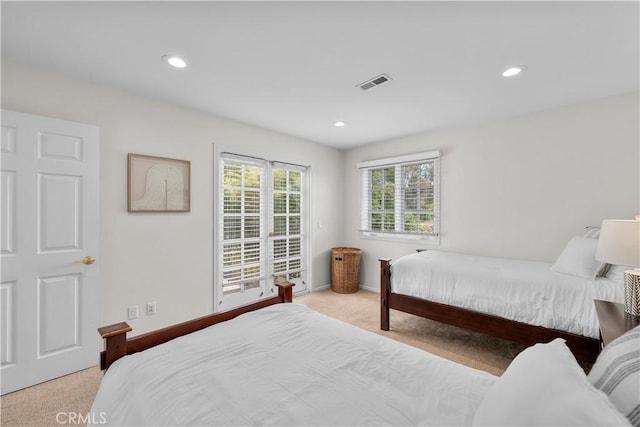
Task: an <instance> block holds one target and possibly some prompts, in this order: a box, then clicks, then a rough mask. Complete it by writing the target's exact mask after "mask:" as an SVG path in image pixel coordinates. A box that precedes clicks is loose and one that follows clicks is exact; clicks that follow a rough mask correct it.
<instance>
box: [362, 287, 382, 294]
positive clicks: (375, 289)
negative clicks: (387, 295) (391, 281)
mask: <svg viewBox="0 0 640 427" xmlns="http://www.w3.org/2000/svg"><path fill="white" fill-rule="evenodd" d="M360 289H364V290H365V291H369V292H375V293H380V288H379V287H377V286H375V287H374V286H362V285H360Z"/></svg>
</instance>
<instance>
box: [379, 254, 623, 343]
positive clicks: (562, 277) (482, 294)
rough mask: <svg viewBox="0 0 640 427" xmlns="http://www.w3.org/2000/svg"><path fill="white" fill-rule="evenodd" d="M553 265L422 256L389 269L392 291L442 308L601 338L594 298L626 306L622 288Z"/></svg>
mask: <svg viewBox="0 0 640 427" xmlns="http://www.w3.org/2000/svg"><path fill="white" fill-rule="evenodd" d="M551 265H552V264H549V263H545V262H536V261H522V260H511V259H503V258H492V257H483V256H474V255H465V254H458V253H451V252H442V251H432V250H429V251H423V252H419V253H415V254H411V255H407V256H404V257H401V258H398V259H397V260H396V261H394V262H393V263H392V265H391V289H392V291H393V292H394V293H398V294H403V295H409V296H414V297H418V298H421V299H426V300H430V301H434V302H439V303H443V304H448V305H453V306H456V307H463V308H467V309H471V310H475V311H479V312H482V313H487V314H492V315H495V316H500V317H503V318H506V319H510V320H516V321H519V322H523V323H528V324H530V325H536V326H544V327H547V328H553V329H559V330H562V331H567V332H572V333H575V334H579V335H583V336H587V337H591V338H597V337H598V319H597V316H596V312H595V306H594V303H593V300H594V299H601V300H605V301H613V302H622V301H624V290H623V286H622V284H621V283H617V282H614V281H612V280H609V279H607V278H604V277H602V278H597V279H595V280H588V279H583V278H580V277H577V276H571V275H568V274H562V273H557V272H554V271H552V270H550V267H551Z"/></svg>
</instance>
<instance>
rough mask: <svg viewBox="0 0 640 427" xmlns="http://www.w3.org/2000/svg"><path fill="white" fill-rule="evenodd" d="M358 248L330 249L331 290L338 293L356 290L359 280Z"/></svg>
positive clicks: (360, 252)
mask: <svg viewBox="0 0 640 427" xmlns="http://www.w3.org/2000/svg"><path fill="white" fill-rule="evenodd" d="M361 257H362V251H361V250H360V249H358V248H346V247H340V248H333V249H331V290H332V291H334V292H337V293H340V294H352V293H354V292H357V291H358V284H359V282H360V258H361Z"/></svg>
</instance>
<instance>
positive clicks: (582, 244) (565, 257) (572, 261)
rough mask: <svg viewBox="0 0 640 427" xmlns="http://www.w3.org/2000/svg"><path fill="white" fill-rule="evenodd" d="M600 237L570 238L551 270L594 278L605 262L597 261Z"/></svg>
mask: <svg viewBox="0 0 640 427" xmlns="http://www.w3.org/2000/svg"><path fill="white" fill-rule="evenodd" d="M597 249H598V239H590V238H588V237H574V238H572V239H571V240H569V243H567V246H566V247H565V248H564V250H563V251H562V253H561V254H560V256H559V257H558V260H557V261H556V263H555V264H553V265H552V266H551V270H553V271H556V272H558V273H564V274H570V275H572V276H578V277H582V278H583V279H590V280H593V279H595V278H596V275H597V274H598V271H600V268H601V267H602V265H603V264H604V263H602V262H600V261H596V250H597Z"/></svg>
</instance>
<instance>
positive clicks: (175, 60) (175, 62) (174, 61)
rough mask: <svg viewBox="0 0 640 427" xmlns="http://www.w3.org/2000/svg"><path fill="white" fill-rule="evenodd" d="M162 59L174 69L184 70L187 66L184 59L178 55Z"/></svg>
mask: <svg viewBox="0 0 640 427" xmlns="http://www.w3.org/2000/svg"><path fill="white" fill-rule="evenodd" d="M162 59H163V60H164V61H165V62H166V63H168V64H169V65H171V66H172V67H176V68H184V67H186V66H187V63H186V62H184V59H182V58H180V57H179V56H176V55H164V56H163V57H162Z"/></svg>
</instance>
